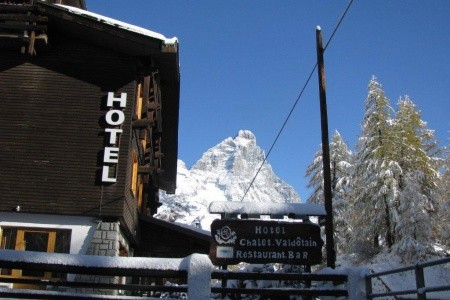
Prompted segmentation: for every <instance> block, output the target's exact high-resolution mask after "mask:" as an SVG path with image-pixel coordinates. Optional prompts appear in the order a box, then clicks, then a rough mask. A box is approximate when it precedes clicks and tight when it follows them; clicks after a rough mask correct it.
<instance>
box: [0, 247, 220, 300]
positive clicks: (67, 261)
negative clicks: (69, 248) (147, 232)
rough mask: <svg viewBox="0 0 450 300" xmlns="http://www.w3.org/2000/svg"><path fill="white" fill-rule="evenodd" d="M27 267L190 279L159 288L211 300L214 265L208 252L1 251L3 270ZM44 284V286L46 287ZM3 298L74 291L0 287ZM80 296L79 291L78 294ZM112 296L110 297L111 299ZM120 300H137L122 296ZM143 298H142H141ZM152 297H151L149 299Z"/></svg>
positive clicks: (55, 295)
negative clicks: (167, 254)
mask: <svg viewBox="0 0 450 300" xmlns="http://www.w3.org/2000/svg"><path fill="white" fill-rule="evenodd" d="M4 268H8V269H26V270H35V271H46V272H60V273H61V272H62V273H71V274H89V275H98V276H128V277H160V278H161V277H165V278H183V277H184V278H187V285H185V286H181V288H177V287H175V286H172V287H164V286H163V287H159V290H163V291H168V292H171V291H172V292H183V291H186V292H187V296H188V297H189V298H190V299H209V296H210V289H209V287H210V284H211V271H212V268H213V266H212V264H211V261H210V260H209V258H208V257H207V256H206V255H202V254H192V255H190V256H187V257H185V258H153V257H149V258H147V257H145V258H144V257H106V256H93V255H74V254H60V253H43V252H32V251H14V250H0V269H4ZM0 282H11V283H19V282H20V283H21V284H41V285H42V284H44V285H45V286H56V287H59V288H60V287H69V288H72V289H73V288H82V287H83V288H84V287H87V288H92V287H95V288H101V289H109V290H111V289H116V290H126V289H127V290H144V291H152V290H155V287H152V286H145V285H144V286H142V285H139V286H138V285H136V284H134V285H133V284H131V285H129V284H128V285H127V284H113V283H108V282H100V283H98V282H96V283H93V282H81V283H80V282H76V281H72V282H70V281H61V280H42V279H32V278H31V279H27V278H25V279H21V278H8V277H4V276H2V278H0ZM45 286H44V288H45ZM0 297H15V298H31V297H32V298H33V299H35V298H40V299H42V298H45V299H50V298H52V299H62V298H68V299H70V298H72V299H73V297H74V293H73V292H71V293H66V292H58V291H45V290H11V289H8V288H1V287H0ZM77 297H80V294H77ZM105 297H106V296H105V295H90V296H88V295H85V296H83V297H82V298H86V299H105ZM109 297H111V296H108V297H107V298H109ZM118 299H134V297H131V298H130V297H120V298H118ZM140 299H142V298H140ZM150 299H151V298H150Z"/></svg>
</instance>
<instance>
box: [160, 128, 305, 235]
mask: <svg viewBox="0 0 450 300" xmlns="http://www.w3.org/2000/svg"><path fill="white" fill-rule="evenodd" d="M264 158H265V154H264V151H263V150H262V149H261V148H260V147H259V146H258V145H257V144H256V137H255V135H254V134H253V133H252V132H251V131H248V130H240V131H239V132H238V134H237V135H236V136H235V137H234V138H231V137H228V138H226V139H225V140H223V141H222V142H220V143H219V144H217V145H216V146H214V147H212V148H210V149H209V150H207V151H206V152H205V153H204V154H203V155H202V157H201V158H200V159H199V160H198V161H197V162H196V163H195V164H194V166H192V168H191V169H188V168H187V167H186V166H185V164H184V163H183V162H182V161H179V163H178V175H177V189H176V192H175V194H174V195H166V194H165V193H162V194H161V197H160V198H161V202H162V203H163V206H162V207H161V208H160V209H159V213H158V217H159V218H162V219H166V220H170V221H178V222H181V223H187V224H193V223H198V222H200V223H201V225H202V228H205V229H209V224H210V222H211V221H212V220H213V219H214V218H215V216H209V214H208V206H209V203H211V202H212V201H245V202H278V203H285V202H288V203H292V202H300V197H299V196H298V194H297V193H296V192H295V190H294V189H293V188H292V187H291V186H289V185H288V184H286V183H285V182H284V181H283V180H281V179H280V178H278V177H277V176H276V175H275V173H274V172H273V170H272V167H271V166H270V165H269V164H268V163H267V162H264ZM263 162H264V164H263ZM261 165H262V167H261ZM260 167H261V170H260V171H259V173H258V175H257V177H256V178H255V180H254V181H253V184H252V187H251V188H250V189H249V191H248V193H247V194H246V195H245V192H246V190H247V189H248V188H249V186H250V183H251V182H252V180H253V178H254V177H255V175H256V173H257V172H258V169H259V168H260ZM244 195H245V198H244Z"/></svg>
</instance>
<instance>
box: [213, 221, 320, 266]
mask: <svg viewBox="0 0 450 300" xmlns="http://www.w3.org/2000/svg"><path fill="white" fill-rule="evenodd" d="M211 235H212V237H211V248H210V258H211V260H212V262H213V263H214V264H216V265H229V264H236V263H239V262H248V263H269V262H279V263H290V264H297V265H314V264H319V263H321V261H322V246H323V240H322V239H321V236H320V227H319V225H317V224H314V223H311V222H286V221H264V220H237V219H232V220H214V222H213V223H212V224H211Z"/></svg>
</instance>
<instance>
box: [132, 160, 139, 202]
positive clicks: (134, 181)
mask: <svg viewBox="0 0 450 300" xmlns="http://www.w3.org/2000/svg"><path fill="white" fill-rule="evenodd" d="M138 168H139V161H138V156H137V154H136V152H133V165H132V167H131V187H130V188H131V193H132V194H133V197H135V198H137V190H138Z"/></svg>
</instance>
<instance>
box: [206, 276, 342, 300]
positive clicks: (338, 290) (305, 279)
mask: <svg viewBox="0 0 450 300" xmlns="http://www.w3.org/2000/svg"><path fill="white" fill-rule="evenodd" d="M211 277H212V279H217V280H220V281H222V282H223V281H228V280H236V281H237V282H240V283H242V282H243V281H249V280H254V281H259V282H260V283H261V281H267V282H271V283H274V282H276V283H277V284H276V285H278V287H277V286H271V287H269V288H248V287H243V286H242V285H239V284H237V285H235V287H228V286H227V285H222V287H212V288H211V293H213V294H217V295H219V296H220V299H222V298H225V297H226V296H230V295H232V296H233V297H234V298H232V299H240V297H241V296H242V295H260V296H264V297H274V298H275V299H279V297H289V296H303V299H311V298H310V297H320V296H334V297H339V296H344V297H347V296H348V291H347V287H346V283H347V280H348V276H347V275H345V274H312V273H255V272H230V271H214V272H212V276H211ZM283 282H288V283H289V284H287V286H283V284H282V283H283ZM318 282H322V283H323V282H331V283H332V284H330V285H329V286H328V287H324V286H321V287H320V288H318V287H317V286H316V284H315V283H318ZM293 283H296V284H293ZM263 285H264V284H263ZM338 285H343V286H340V287H338ZM294 286H296V287H294Z"/></svg>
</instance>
